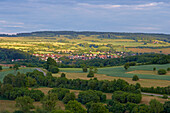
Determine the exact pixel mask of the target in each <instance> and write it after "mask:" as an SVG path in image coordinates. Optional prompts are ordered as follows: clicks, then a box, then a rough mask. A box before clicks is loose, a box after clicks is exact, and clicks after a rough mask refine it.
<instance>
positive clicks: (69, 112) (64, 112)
mask: <svg viewBox="0 0 170 113" xmlns="http://www.w3.org/2000/svg"><path fill="white" fill-rule="evenodd" d="M51 113H73V112H71V111H68V110H65V111H64V110H54V111H52V112H51Z"/></svg>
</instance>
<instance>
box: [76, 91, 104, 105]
mask: <svg viewBox="0 0 170 113" xmlns="http://www.w3.org/2000/svg"><path fill="white" fill-rule="evenodd" d="M78 101H79V102H81V103H82V104H86V103H88V102H94V103H97V102H104V101H106V96H105V95H104V94H102V92H100V91H94V90H88V91H83V92H80V93H79V95H78Z"/></svg>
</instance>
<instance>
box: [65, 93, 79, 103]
mask: <svg viewBox="0 0 170 113" xmlns="http://www.w3.org/2000/svg"><path fill="white" fill-rule="evenodd" d="M70 100H76V96H75V94H74V93H73V92H72V93H67V94H66V95H65V97H64V98H63V102H64V103H65V104H67V103H68V102H69V101H70Z"/></svg>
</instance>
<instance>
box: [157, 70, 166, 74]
mask: <svg viewBox="0 0 170 113" xmlns="http://www.w3.org/2000/svg"><path fill="white" fill-rule="evenodd" d="M158 74H159V75H165V74H166V70H165V69H159V70H158Z"/></svg>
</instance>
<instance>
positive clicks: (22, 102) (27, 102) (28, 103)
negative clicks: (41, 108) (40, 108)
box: [15, 96, 35, 113]
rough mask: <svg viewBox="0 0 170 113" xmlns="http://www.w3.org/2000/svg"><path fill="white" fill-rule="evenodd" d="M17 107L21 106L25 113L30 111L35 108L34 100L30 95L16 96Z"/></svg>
mask: <svg viewBox="0 0 170 113" xmlns="http://www.w3.org/2000/svg"><path fill="white" fill-rule="evenodd" d="M15 101H16V107H19V109H20V110H21V111H23V112H24V113H29V112H30V110H31V109H33V108H35V107H34V105H33V102H34V100H33V99H31V98H30V97H29V96H24V97H18V98H16V100H15Z"/></svg>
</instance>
